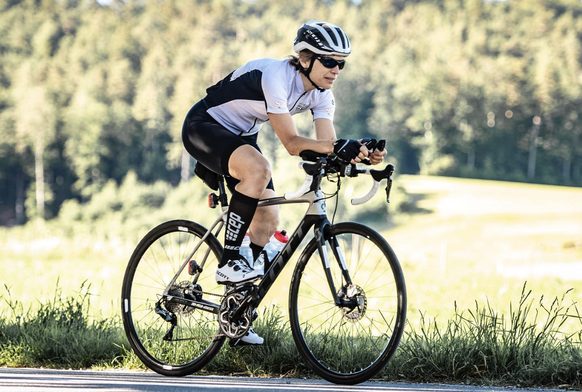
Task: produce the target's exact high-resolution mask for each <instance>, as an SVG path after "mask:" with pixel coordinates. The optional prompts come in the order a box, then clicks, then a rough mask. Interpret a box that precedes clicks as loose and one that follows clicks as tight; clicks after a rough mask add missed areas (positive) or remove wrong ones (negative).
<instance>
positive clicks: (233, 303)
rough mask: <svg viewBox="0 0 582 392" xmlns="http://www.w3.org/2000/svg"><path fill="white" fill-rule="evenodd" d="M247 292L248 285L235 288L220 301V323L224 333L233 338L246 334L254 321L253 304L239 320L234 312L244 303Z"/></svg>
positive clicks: (244, 311)
mask: <svg viewBox="0 0 582 392" xmlns="http://www.w3.org/2000/svg"><path fill="white" fill-rule="evenodd" d="M247 293H248V288H247V287H239V288H235V289H234V290H232V291H231V292H230V293H227V295H226V296H225V297H224V299H223V300H222V302H221V303H220V308H219V311H218V324H219V325H220V329H221V330H222V333H224V334H225V335H226V336H227V337H229V338H231V339H240V338H242V337H243V336H245V335H246V333H247V332H248V330H249V329H250V328H251V325H252V323H253V319H254V317H253V315H254V311H253V310H254V309H252V307H251V306H247V308H246V309H244V310H243V312H242V314H241V316H240V317H239V318H238V320H234V314H235V312H236V311H237V310H238V308H239V307H240V306H241V304H242V303H243V301H244V299H245V298H246V296H247ZM243 306H244V304H243Z"/></svg>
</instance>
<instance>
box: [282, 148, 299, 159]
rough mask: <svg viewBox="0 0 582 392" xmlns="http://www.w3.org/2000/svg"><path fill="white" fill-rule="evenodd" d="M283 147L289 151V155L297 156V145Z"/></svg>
mask: <svg viewBox="0 0 582 392" xmlns="http://www.w3.org/2000/svg"><path fill="white" fill-rule="evenodd" d="M285 149H286V150H287V152H288V153H289V155H291V156H294V157H296V156H299V153H300V152H301V151H300V150H299V149H298V148H297V147H292V146H289V147H288V146H285Z"/></svg>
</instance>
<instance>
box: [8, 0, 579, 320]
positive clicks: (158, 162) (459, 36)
mask: <svg viewBox="0 0 582 392" xmlns="http://www.w3.org/2000/svg"><path fill="white" fill-rule="evenodd" d="M311 19H319V20H326V21H330V22H332V23H334V24H337V25H340V26H341V27H342V28H343V29H344V30H345V31H346V32H347V34H348V35H349V37H350V39H351V41H352V47H353V52H352V55H350V57H349V58H348V60H347V65H346V68H345V69H344V70H343V71H342V73H341V75H340V77H339V79H338V81H337V82H336V84H335V86H334V88H333V92H334V94H335V98H336V104H337V108H338V109H337V111H336V121H335V124H336V128H337V132H338V135H339V136H340V137H351V138H355V137H366V136H372V137H376V138H383V139H386V140H387V142H388V143H387V150H388V156H389V159H387V160H389V161H390V162H393V163H394V164H395V165H396V170H397V176H396V178H395V188H396V189H395V192H394V194H393V197H392V200H391V201H392V203H391V204H390V205H389V206H387V205H386V203H385V200H383V197H382V196H381V195H378V196H376V198H375V199H374V200H373V201H372V202H370V203H368V204H366V205H364V206H361V207H351V206H349V204H348V203H349V202H348V200H349V197H350V196H353V195H356V193H358V191H361V190H362V189H364V188H365V187H367V186H368V185H367V183H366V182H365V179H364V180H363V181H364V182H363V183H358V182H356V181H354V182H350V181H346V182H345V184H343V185H342V186H343V187H344V190H345V192H344V193H343V195H342V196H341V197H340V198H339V201H337V202H336V201H335V200H333V199H332V200H330V203H329V206H328V210H330V211H331V210H332V209H333V208H335V206H336V205H337V215H336V221H339V220H348V219H350V220H356V221H360V222H364V223H367V224H370V225H371V226H373V227H375V228H376V229H377V230H378V231H380V232H381V233H382V234H383V235H384V236H385V237H386V238H387V240H388V241H389V242H390V243H391V245H392V246H393V248H394V249H395V251H396V253H397V255H398V256H399V258H400V261H401V263H402V264H403V268H404V273H405V276H406V279H407V284H408V290H409V298H410V299H409V315H410V317H411V320H414V318H415V317H417V315H418V314H419V313H422V312H425V313H428V314H429V315H431V316H434V317H437V316H439V315H442V316H443V317H445V318H446V317H447V315H448V314H450V313H451V312H453V311H454V308H455V306H460V307H461V308H465V307H471V306H472V305H473V303H474V302H475V301H489V302H491V303H493V304H494V305H496V306H497V305H498V306H499V308H500V310H503V309H501V308H507V303H508V301H510V300H512V299H515V298H519V296H520V293H521V290H522V288H523V286H524V284H526V282H527V284H526V287H528V289H529V288H531V289H533V290H534V293H535V294H536V295H538V296H547V297H550V298H552V297H553V296H561V295H563V294H564V293H566V292H567V291H568V290H569V289H571V288H573V289H574V290H573V292H571V293H570V294H569V295H571V296H572V298H573V300H576V299H578V300H580V299H581V298H582V293H581V290H580V289H582V188H581V187H580V186H581V185H582V173H581V170H582V154H581V152H582V3H581V2H580V1H575V0H553V1H541V0H524V1H510V0H508V1H484V0H440V1H404V0H369V1H365V0H360V1H357V0H351V1H349V0H343V1H342V0H338V1H333V0H313V1H310V2H304V1H298V0H287V1H284V2H282V1H278V0H246V1H243V0H188V1H181V0H174V1H171V0H166V1H162V0H142V1H138V0H135V1H131V0H126V1H123V0H109V1H105V0H101V1H89V0H75V1H73V0H23V1H19V0H0V267H1V269H2V274H1V276H2V278H0V279H1V280H2V281H3V282H2V283H4V288H3V290H2V295H3V296H5V297H6V296H12V297H14V298H17V299H19V300H21V301H23V302H24V303H26V304H31V306H34V304H35V303H36V301H40V300H42V299H43V298H46V297H51V296H54V295H55V293H60V292H64V293H66V294H71V293H75V292H76V290H80V288H81V287H82V285H83V284H88V285H90V287H91V293H92V294H93V295H94V299H93V303H97V306H96V310H97V311H99V312H103V313H104V314H106V315H110V314H116V313H117V312H118V309H119V306H118V303H119V296H120V287H121V279H122V276H123V273H124V270H125V265H126V263H127V260H128V259H129V256H130V255H131V252H132V250H133V248H134V247H135V245H136V244H137V242H138V241H139V239H140V238H141V237H142V236H143V235H144V234H145V233H146V232H147V231H148V230H149V229H151V228H152V227H154V226H155V225H157V224H158V223H161V222H163V221H164V220H168V219H175V218H186V219H192V220H196V221H199V222H201V223H203V224H205V225H208V224H209V223H210V222H212V221H213V220H214V218H215V216H216V211H214V210H210V209H208V208H207V207H206V195H207V193H208V189H207V188H206V187H205V186H204V185H203V184H202V182H201V181H200V180H199V179H196V178H194V175H193V168H194V163H195V162H194V161H193V159H191V158H190V157H189V156H188V154H187V153H186V152H185V151H184V149H183V147H182V144H181V140H180V138H181V126H182V122H183V119H184V117H185V115H186V113H187V111H188V110H189V108H190V107H191V106H192V105H193V104H194V103H195V102H197V101H198V100H199V99H200V98H202V97H203V96H204V95H205V89H206V88H207V87H208V86H210V85H212V84H213V83H215V82H217V81H218V80H220V79H222V78H223V77H224V76H226V75H227V74H228V73H230V72H231V71H233V70H234V69H236V68H237V67H238V66H240V65H242V64H244V63H245V62H247V61H249V60H252V59H255V58H260V57H275V58H285V57H286V56H288V55H291V54H292V43H293V39H294V38H295V34H296V31H297V29H298V28H299V26H300V25H301V24H302V23H303V22H305V21H307V20H311ZM295 120H296V124H297V126H298V129H299V131H300V133H302V134H304V135H312V129H311V128H312V127H311V118H310V116H309V115H306V116H303V117H302V116H295ZM259 143H260V145H261V147H262V149H263V151H264V153H265V155H266V156H267V157H268V158H269V159H270V160H271V162H272V165H273V168H274V172H275V175H274V179H275V186H276V189H277V191H279V192H281V193H282V192H285V191H290V190H294V189H296V185H298V184H299V183H300V182H301V174H300V173H294V168H295V167H296V165H297V162H298V158H297V157H290V156H288V154H287V153H286V152H285V151H284V150H282V149H281V148H280V147H279V145H280V142H279V141H278V139H277V138H276V136H275V135H274V133H273V131H272V129H271V128H270V127H269V126H268V125H267V126H265V127H264V128H263V130H262V131H261V135H260V141H259ZM358 181H359V180H358ZM293 208H294V207H293ZM298 213H299V214H300V213H301V211H299V212H297V211H285V210H283V211H282V214H283V221H282V226H285V227H283V228H286V229H287V230H290V229H291V228H292V227H293V217H294V216H297V214H298ZM291 270H292V269H291V268H288V271H287V272H288V273H289V274H290V272H291ZM281 285H282V288H281V293H279V294H276V293H275V294H273V298H272V299H271V301H272V302H273V303H279V302H284V301H285V297H286V292H285V291H286V290H287V289H286V286H285V282H281ZM0 306H3V304H0ZM505 310H507V309H505Z"/></svg>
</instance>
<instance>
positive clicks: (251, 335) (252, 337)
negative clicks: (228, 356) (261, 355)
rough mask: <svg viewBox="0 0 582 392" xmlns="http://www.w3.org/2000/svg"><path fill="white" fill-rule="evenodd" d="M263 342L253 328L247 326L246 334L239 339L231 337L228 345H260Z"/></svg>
mask: <svg viewBox="0 0 582 392" xmlns="http://www.w3.org/2000/svg"><path fill="white" fill-rule="evenodd" d="M264 342H265V339H263V338H262V337H260V336H259V335H258V334H257V333H256V332H255V330H254V329H253V328H252V327H251V328H249V330H248V332H247V334H246V335H245V336H243V337H242V338H240V339H231V340H230V346H231V347H234V346H260V345H261V344H263V343H264Z"/></svg>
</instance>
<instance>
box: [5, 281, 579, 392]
mask: <svg viewBox="0 0 582 392" xmlns="http://www.w3.org/2000/svg"><path fill="white" fill-rule="evenodd" d="M570 294H571V292H568V293H565V294H564V295H563V296H562V297H560V298H554V299H553V300H551V301H550V303H549V306H548V305H546V302H545V301H544V299H543V298H539V299H535V298H534V297H533V296H532V293H531V291H530V290H528V289H527V287H525V286H524V287H523V290H522V293H521V296H520V297H519V299H517V300H516V301H515V302H512V303H510V304H509V307H510V308H509V314H510V316H509V317H505V316H504V315H503V314H501V313H500V312H498V311H497V310H495V309H493V308H492V307H491V306H490V304H488V303H485V304H483V303H479V302H476V303H475V305H474V307H473V308H472V309H466V310H460V309H456V312H455V314H454V316H453V317H452V318H451V319H450V320H448V321H447V322H446V323H445V326H444V327H443V326H441V323H439V322H437V321H436V320H435V319H434V318H430V317H428V316H426V315H422V316H421V318H420V322H419V326H418V327H416V328H415V327H413V326H411V325H408V326H407V328H406V330H405V334H404V337H403V340H402V343H401V345H400V347H399V349H398V350H397V352H396V354H395V356H394V357H393V359H392V360H391V362H389V364H388V366H387V367H386V368H385V369H384V370H383V371H382V372H381V373H380V374H379V375H378V376H377V379H379V380H406V381H418V382H457V383H458V382H462V383H478V384H486V385H518V386H546V387H556V386H560V387H568V388H572V389H577V388H580V387H582V375H581V374H580V368H581V366H582V350H581V348H580V344H581V341H582V332H581V331H582V318H581V316H580V312H579V309H578V307H577V305H576V304H572V303H571V302H569V298H568V296H569V295H570ZM3 299H4V301H5V302H6V304H7V305H8V309H9V310H8V311H5V312H3V313H2V314H0V316H1V318H0V366H29V367H35V366H43V367H52V368H63V367H65V368H87V367H92V368H94V369H101V368H119V367H122V368H126V369H140V370H141V369H144V366H143V364H142V363H141V362H140V361H139V360H138V359H137V358H136V357H135V355H134V354H133V353H132V352H131V351H130V349H129V346H128V344H127V341H126V339H125V336H124V335H123V329H122V327H121V325H120V322H119V319H118V318H111V319H107V318H105V319H99V320H96V319H93V318H92V317H91V316H90V315H89V313H90V307H91V305H90V300H89V296H88V294H87V290H86V289H83V291H82V292H80V293H79V295H77V296H75V297H62V296H60V293H59V292H58V291H57V293H56V294H55V296H54V298H53V299H52V300H50V301H47V302H46V303H42V304H40V306H39V307H38V310H37V311H31V310H30V309H29V310H25V309H23V307H22V304H21V303H19V302H18V301H17V300H13V299H11V298H10V297H7V298H3ZM569 322H574V323H575V324H576V325H577V327H578V330H577V332H576V333H571V334H568V333H564V332H563V331H562V330H563V327H564V325H565V324H566V323H569ZM255 329H256V330H257V332H258V333H260V334H261V335H262V336H264V337H265V340H266V342H265V345H263V346H261V347H243V348H230V347H228V345H225V346H224V348H223V349H222V350H221V352H220V353H219V354H218V355H217V357H216V358H215V359H214V360H213V361H212V362H211V363H210V364H209V365H208V366H207V367H206V368H205V369H204V370H203V371H202V372H201V374H229V375H246V376H256V377H263V376H280V375H284V376H292V377H312V376H313V373H312V372H311V371H310V369H308V368H307V367H306V366H305V364H304V362H303V360H302V358H301V357H300V356H299V354H298V352H297V350H296V349H295V346H294V343H293V339H292V337H291V332H290V329H289V326H288V324H287V323H285V322H284V320H283V317H282V315H281V312H280V311H279V309H278V308H277V307H267V308H265V309H263V311H262V312H261V315H260V317H259V319H258V320H257V321H256V322H255ZM325 351H326V353H327V354H328V355H332V356H334V357H341V356H342V351H341V349H340V348H339V347H338V345H334V342H333V341H330V342H327V343H326V347H325Z"/></svg>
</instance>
